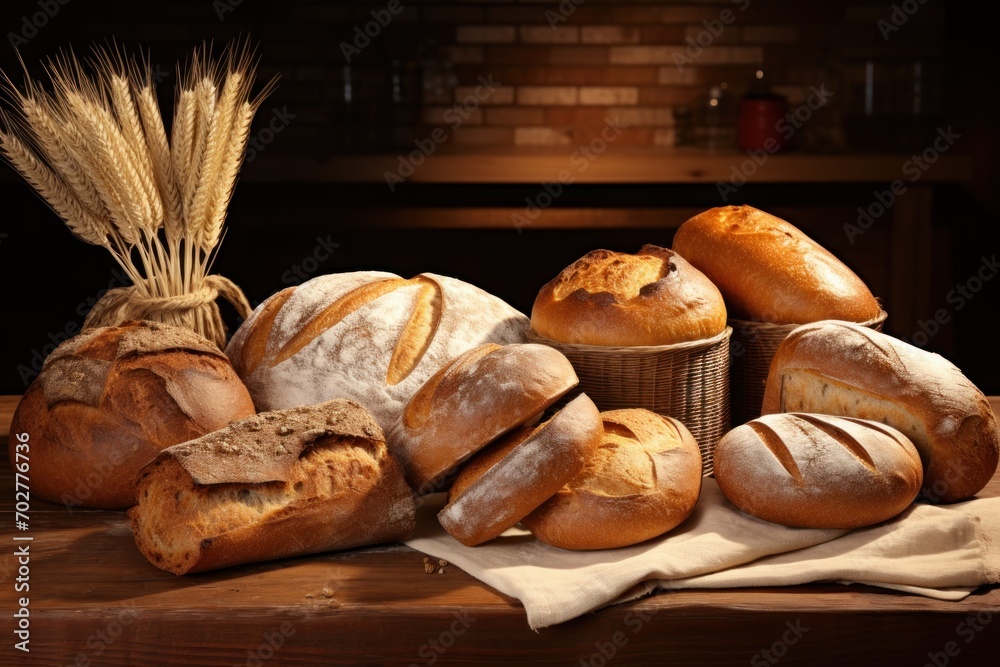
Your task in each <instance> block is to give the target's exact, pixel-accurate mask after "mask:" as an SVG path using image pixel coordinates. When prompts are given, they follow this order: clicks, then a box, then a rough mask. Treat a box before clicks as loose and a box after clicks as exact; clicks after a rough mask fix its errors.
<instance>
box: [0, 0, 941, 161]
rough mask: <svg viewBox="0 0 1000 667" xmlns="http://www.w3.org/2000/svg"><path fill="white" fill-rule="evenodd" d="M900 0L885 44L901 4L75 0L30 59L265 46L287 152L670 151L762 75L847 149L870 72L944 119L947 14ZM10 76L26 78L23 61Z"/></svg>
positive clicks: (900, 103) (881, 86)
mask: <svg viewBox="0 0 1000 667" xmlns="http://www.w3.org/2000/svg"><path fill="white" fill-rule="evenodd" d="M5 4H6V5H7V7H5V11H6V12H7V13H8V14H9V15H10V16H11V17H12V18H9V19H5V20H4V28H5V29H4V32H7V30H10V29H15V30H16V28H17V26H18V25H19V19H18V18H17V16H18V15H20V14H24V15H25V16H28V15H30V14H31V12H32V11H34V10H36V9H37V7H36V6H35V4H36V3H35V2H33V1H32V0H13V2H8V3H5ZM897 4H902V5H912V6H913V7H917V8H918V9H917V10H916V12H915V13H914V14H913V16H912V17H911V16H905V18H906V21H905V22H904V23H901V25H899V27H898V30H895V29H893V30H891V32H889V33H888V34H887V35H885V34H884V31H885V28H884V26H883V27H882V28H880V25H879V21H880V20H882V21H891V20H892V8H891V3H873V4H870V5H861V4H858V3H857V2H837V1H832V2H823V3H806V2H780V1H778V0H735V1H733V0H721V1H718V0H688V2H680V3H675V2H649V1H642V0H632V1H629V0H621V1H617V2H616V1H614V0H562V2H561V3H560V2H558V1H557V2H538V1H532V0H522V1H519V2H516V1H510V0H508V1H497V2H492V1H484V0H478V1H473V0H469V1H463V2H450V3H449V2H442V1H437V2H435V1H433V0H380V1H379V2H362V3H330V2H319V1H318V0H289V1H285V2H282V3H264V2H254V0H239V1H237V0H214V1H209V0H197V1H196V0H179V1H177V2H171V3H134V2H119V3H101V4H100V5H95V6H93V7H91V6H89V5H88V6H86V7H85V6H84V5H83V4H82V3H75V2H71V3H68V4H66V5H65V6H64V7H62V9H61V10H60V13H59V14H58V15H57V16H55V17H53V18H51V19H50V20H48V22H47V25H46V26H44V27H43V28H42V29H41V30H40V31H39V34H40V36H39V37H37V38H33V39H32V40H30V42H28V43H27V44H26V45H24V46H22V48H21V51H22V53H23V54H24V56H25V58H26V60H27V61H29V62H31V61H32V60H33V59H38V58H42V57H45V56H48V55H50V54H51V53H52V52H53V51H54V49H55V48H57V47H61V46H65V45H66V44H73V45H74V46H75V48H77V50H78V51H86V49H87V45H88V43H89V41H91V40H103V39H106V38H109V37H116V38H117V39H119V40H120V41H124V42H125V43H126V44H129V45H135V44H136V43H141V44H142V45H144V46H146V47H148V48H149V49H150V52H151V54H152V57H153V59H154V61H157V62H163V63H165V70H166V72H167V73H168V75H169V73H170V71H171V70H172V63H173V62H174V60H175V59H176V58H178V57H183V55H184V54H186V53H188V52H189V51H190V48H191V45H192V44H194V43H197V42H199V41H201V40H202V39H215V41H216V42H217V43H218V42H224V41H225V40H226V39H228V38H230V37H233V36H236V35H240V34H243V35H246V34H249V35H252V36H253V37H254V38H255V39H257V40H259V41H260V44H261V50H260V52H261V56H262V65H263V68H262V69H263V73H264V74H265V75H268V74H271V73H280V74H281V75H282V80H281V87H280V89H279V90H278V92H277V93H275V94H274V95H273V96H272V98H271V100H270V101H269V103H268V105H269V106H265V108H264V110H262V116H263V117H264V120H263V121H258V122H264V123H266V122H267V114H268V113H269V111H270V112H273V111H274V110H281V109H284V108H285V107H287V111H288V112H289V113H290V114H293V115H294V119H292V121H291V122H289V123H288V126H287V128H285V127H282V134H281V136H280V137H276V138H275V140H274V141H273V148H270V147H269V150H273V151H274V153H275V154H287V155H298V156H312V157H322V156H323V155H326V154H330V153H343V152H366V151H376V150H387V149H394V148H398V147H402V146H407V145H411V143H412V141H413V140H414V139H419V138H422V137H427V136H429V134H430V132H432V131H433V128H434V127H436V126H442V127H445V128H446V129H447V131H448V137H449V147H459V148H465V147H480V146H559V145H574V144H577V143H580V142H583V141H587V140H589V139H591V138H593V137H594V136H596V135H597V134H598V133H600V132H601V130H602V129H603V127H604V124H605V122H606V120H607V119H608V118H618V119H620V121H621V122H622V123H623V124H627V126H628V127H627V128H626V129H625V130H624V131H623V133H622V134H621V135H620V136H619V137H618V138H617V139H616V141H615V146H616V147H617V146H622V147H628V146H669V145H673V144H675V143H676V142H678V140H679V138H683V136H684V135H683V134H682V133H679V132H678V128H677V125H678V122H679V119H682V118H684V117H685V114H684V111H685V110H687V111H688V112H694V113H693V114H692V115H693V116H695V117H697V109H698V107H699V104H700V103H701V102H702V101H703V98H704V97H705V94H706V91H707V90H708V88H709V86H711V85H715V84H720V83H723V82H725V83H727V84H728V86H729V90H730V92H731V95H732V97H733V98H734V99H738V97H739V95H741V94H742V92H743V91H744V90H745V89H746V87H747V86H748V84H749V83H750V82H751V80H752V78H753V75H754V72H755V71H756V70H757V69H758V68H760V67H763V68H764V70H765V72H766V74H767V77H766V80H767V81H769V82H770V83H771V84H772V85H773V87H774V89H775V90H777V91H778V92H780V93H782V94H784V95H786V96H787V97H788V99H789V102H790V103H791V104H792V105H793V106H794V105H796V104H799V103H801V101H802V100H803V99H804V98H805V96H806V94H807V91H808V89H809V87H810V86H812V85H821V84H824V85H826V86H828V87H829V88H831V89H833V90H835V93H836V94H835V96H834V98H833V103H832V104H831V105H830V107H829V108H827V109H824V110H823V113H820V114H817V117H816V118H815V119H814V120H813V121H811V122H810V124H809V127H808V128H807V129H806V130H805V131H803V132H802V133H800V134H799V135H798V136H797V137H796V139H797V140H798V142H799V144H800V145H801V146H804V147H807V148H809V147H824V146H826V147H829V146H835V145H837V144H838V143H842V139H843V137H842V133H841V129H842V128H843V127H844V126H845V125H848V126H850V123H849V122H848V123H845V121H844V118H845V117H850V116H851V115H852V114H854V115H856V114H857V113H858V112H859V111H860V110H861V107H862V106H863V103H864V102H863V101H864V83H865V72H866V65H867V63H868V62H869V61H871V62H872V63H873V66H874V67H875V70H874V71H875V77H876V87H875V94H876V99H875V112H876V113H878V112H879V111H884V112H886V113H894V114H897V115H898V114H901V113H906V111H907V109H908V108H909V107H912V106H913V100H912V97H913V90H914V89H915V87H917V86H918V85H919V87H920V89H921V93H920V95H921V105H922V108H921V112H922V113H924V114H933V113H935V112H937V111H939V110H940V104H941V102H940V97H941V95H940V88H941V85H940V81H941V77H942V75H941V66H940V63H941V61H942V56H943V54H942V49H943V46H942V45H943V3H941V2H938V1H937V0H929V1H927V2H925V4H923V5H921V4H920V2H919V0H908V2H901V3H897ZM393 10H395V11H393ZM373 12H374V14H373ZM896 18H897V22H899V20H900V17H898V16H897V17H896ZM378 19H381V20H382V21H381V22H382V23H386V25H385V26H382V25H380V24H379V23H378V22H377V21H378ZM884 25H889V26H891V28H895V27H896V26H895V25H893V24H890V23H886V24H884ZM366 30H367V32H368V35H365V34H364V33H365V31H366ZM886 36H887V37H888V39H886V38H885V37H886ZM699 43H700V45H699ZM691 44H695V45H697V46H696V47H691V48H688V47H689V46H690V45H691ZM701 45H704V46H701ZM345 51H346V54H345ZM348 60H350V62H348ZM678 62H679V63H680V66H678ZM2 65H3V67H4V69H5V70H8V71H10V70H16V69H17V64H16V61H15V60H14V59H13V57H12V56H10V55H9V54H7V55H4V56H3V61H2ZM914 68H918V69H919V75H918V76H915V75H914ZM480 77H491V78H492V80H495V81H499V82H501V83H502V85H501V86H500V87H498V88H497V89H496V90H495V91H493V93H492V94H491V95H489V97H488V98H487V99H485V100H479V101H477V102H476V104H475V107H476V108H475V109H472V108H469V109H467V113H466V112H465V110H463V113H462V114H461V115H460V116H461V118H460V120H461V122H460V123H459V122H456V121H457V120H458V119H459V116H456V113H455V110H454V108H453V106H454V105H455V104H462V103H463V102H464V101H466V100H470V104H471V100H472V99H475V98H474V97H471V98H470V95H472V96H474V95H475V93H476V90H477V85H478V82H479V79H480ZM168 78H169V77H168ZM270 107H273V109H272V108H270ZM892 125H893V123H892V122H890V126H892ZM279 139H280V140H279Z"/></svg>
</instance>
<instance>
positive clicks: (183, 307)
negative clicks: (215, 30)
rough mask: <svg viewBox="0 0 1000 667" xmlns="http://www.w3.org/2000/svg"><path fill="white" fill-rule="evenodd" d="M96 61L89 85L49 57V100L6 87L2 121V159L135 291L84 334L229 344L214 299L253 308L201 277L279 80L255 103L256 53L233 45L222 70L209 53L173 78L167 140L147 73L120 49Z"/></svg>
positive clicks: (30, 88)
mask: <svg viewBox="0 0 1000 667" xmlns="http://www.w3.org/2000/svg"><path fill="white" fill-rule="evenodd" d="M95 54H96V55H95V59H94V60H92V61H89V62H90V65H91V66H92V70H93V73H92V74H87V72H86V71H85V69H84V66H83V64H81V61H80V60H78V59H77V58H76V56H75V55H73V54H72V53H69V54H60V55H59V56H57V57H55V58H53V59H51V60H49V61H48V63H47V65H46V71H47V74H48V77H49V79H50V83H51V91H50V92H45V91H44V90H43V89H42V88H41V86H39V85H38V84H36V83H34V82H32V81H31V80H30V79H29V80H27V83H26V85H25V91H24V92H21V91H19V90H18V89H17V88H16V87H15V86H14V85H13V84H11V83H10V79H9V78H8V79H7V84H8V86H7V88H8V90H7V92H8V96H9V97H10V101H11V106H13V107H14V109H15V114H14V117H13V118H9V117H7V116H3V123H2V126H0V154H2V155H3V156H4V157H5V158H6V159H7V160H8V162H10V164H11V165H12V166H13V167H14V169H16V170H17V171H18V172H19V173H20V174H21V175H22V176H23V177H24V179H25V180H26V181H27V182H28V183H29V184H30V185H31V186H32V187H34V189H35V190H36V191H37V192H38V193H39V194H40V195H41V196H42V197H43V198H44V199H45V201H46V202H48V204H49V206H50V207H51V208H52V209H53V210H54V211H55V212H56V214H57V215H59V217H61V218H62V219H63V220H64V221H65V223H66V225H67V226H68V227H69V228H70V230H71V231H72V232H73V233H74V234H76V235H77V236H78V237H79V238H80V239H82V240H84V241H86V242H88V243H93V244H96V245H100V246H102V247H104V248H107V249H108V251H109V252H110V253H111V255H112V256H113V257H114V259H115V261H116V262H118V263H119V264H120V265H121V266H122V267H123V268H124V269H125V271H126V272H127V273H128V275H129V277H130V278H131V279H132V281H133V282H134V285H133V286H132V287H129V288H125V291H124V292H116V293H114V294H109V295H108V296H107V298H106V299H102V300H101V302H99V303H98V304H97V306H95V308H94V310H93V311H92V313H91V315H90V317H88V321H87V323H86V326H96V325H102V324H114V323H118V321H119V320H121V319H122V318H127V317H129V315H130V313H138V314H140V315H141V316H142V317H150V318H156V319H159V320H160V321H163V322H168V323H171V324H177V325H181V326H188V327H190V328H193V329H194V330H195V331H198V332H199V333H202V334H204V335H206V336H211V337H212V339H213V340H215V342H216V343H218V344H219V345H220V347H221V346H224V345H225V329H224V327H223V325H222V320H221V316H220V314H219V309H218V306H217V305H216V304H215V301H214V299H215V298H216V297H217V296H218V295H219V294H222V295H223V296H224V297H225V298H226V299H228V300H229V301H230V302H232V303H233V304H234V305H235V306H236V307H237V310H238V311H239V312H240V313H241V314H242V315H243V316H248V315H249V306H248V304H247V303H246V298H245V297H243V295H242V293H241V292H240V291H239V289H238V288H237V287H236V286H235V285H233V284H232V283H231V282H230V281H227V280H226V279H224V278H221V277H220V276H208V271H209V268H210V266H211V263H212V260H213V258H214V256H215V252H216V250H217V246H218V244H219V243H220V241H221V239H222V237H223V235H224V225H225V220H226V209H227V207H228V205H229V201H230V199H231V197H232V193H233V188H234V185H235V182H236V178H237V175H238V173H239V169H240V166H241V164H242V162H243V155H244V152H245V150H246V144H247V140H248V138H249V134H250V125H251V122H252V120H253V116H254V113H255V112H256V111H257V109H258V108H259V106H260V101H261V99H262V98H263V95H264V94H266V93H267V92H269V90H270V89H271V86H272V85H273V81H272V82H271V83H270V84H268V86H266V87H265V91H264V93H262V94H260V95H258V97H257V98H256V99H254V100H251V99H250V90H251V87H252V85H253V79H254V69H255V68H254V65H253V58H252V53H251V52H250V50H249V49H248V48H247V47H246V46H243V47H240V46H239V45H234V46H231V47H230V49H229V50H228V51H227V54H226V57H225V59H224V61H223V62H222V63H221V64H218V63H216V62H213V60H212V58H211V57H210V54H209V51H208V48H207V47H205V46H203V47H202V48H201V49H200V50H196V51H195V53H194V55H193V57H192V59H191V61H190V65H189V67H188V69H187V72H186V74H185V75H184V76H183V77H182V76H181V75H180V72H178V86H177V91H176V97H175V105H174V113H173V123H172V127H171V129H170V133H169V135H168V133H167V129H166V127H165V126H164V123H163V117H162V115H161V113H160V109H159V105H158V103H157V99H156V91H155V87H154V84H153V76H152V69H151V67H150V65H149V64H148V62H144V64H143V65H142V66H140V65H138V64H136V62H135V61H134V60H127V59H126V58H125V57H124V56H122V55H121V54H120V53H119V52H118V51H117V49H115V50H107V49H104V50H100V49H99V50H96V51H95ZM161 229H162V231H161ZM220 286H221V287H220ZM205 299H208V300H207V301H206V300H205Z"/></svg>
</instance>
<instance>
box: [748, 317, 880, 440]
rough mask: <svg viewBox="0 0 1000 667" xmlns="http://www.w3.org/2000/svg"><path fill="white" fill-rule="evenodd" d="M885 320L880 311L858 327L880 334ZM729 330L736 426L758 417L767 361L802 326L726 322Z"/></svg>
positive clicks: (768, 362) (769, 363) (762, 396)
mask: <svg viewBox="0 0 1000 667" xmlns="http://www.w3.org/2000/svg"><path fill="white" fill-rule="evenodd" d="M885 318H886V312H885V311H884V310H883V311H881V312H880V314H879V316H878V317H876V318H875V319H873V320H869V321H867V322H862V323H861V325H862V326H866V327H871V328H872V329H875V330H876V331H881V329H882V323H883V322H885ZM729 326H731V327H732V328H733V342H732V346H731V351H732V356H733V359H732V366H731V372H732V379H731V382H730V384H731V387H732V400H731V403H732V410H733V424H735V425H737V426H738V425H740V424H744V423H746V422H748V421H750V420H751V419H756V418H757V417H759V416H760V408H761V405H762V404H763V403H764V385H765V384H766V383H767V374H768V371H770V369H771V360H772V359H774V355H775V353H776V352H777V351H778V347H779V346H780V345H781V342H782V341H783V340H785V338H786V337H787V336H788V334H789V333H791V332H792V330H793V329H795V328H797V327H800V326H802V325H801V324H771V323H769V322H750V321H747V320H729Z"/></svg>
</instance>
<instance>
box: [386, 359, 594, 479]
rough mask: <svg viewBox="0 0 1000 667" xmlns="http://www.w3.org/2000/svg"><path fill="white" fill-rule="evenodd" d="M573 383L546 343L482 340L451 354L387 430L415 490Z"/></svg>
mask: <svg viewBox="0 0 1000 667" xmlns="http://www.w3.org/2000/svg"><path fill="white" fill-rule="evenodd" d="M577 382H578V380H577V377H576V373H575V372H574V371H573V366H572V365H571V364H570V363H569V360H568V359H566V357H564V356H563V355H562V354H561V353H560V352H559V351H558V350H556V349H554V348H551V347H548V346H547V345H532V344H524V345H518V344H514V345H505V346H500V345H495V344H493V343H489V344H486V345H482V346H480V347H477V348H474V349H472V350H469V351H468V352H466V353H465V354H462V355H459V356H458V357H456V358H455V359H453V360H452V361H451V362H450V363H449V364H448V365H446V366H444V367H443V368H442V369H441V370H439V371H438V372H437V373H436V374H435V375H434V376H433V377H431V379H430V380H428V381H427V382H426V383H424V386H422V387H421V388H420V390H419V391H417V393H416V394H414V395H413V398H411V399H410V402H409V403H407V405H406V407H405V408H404V410H403V414H402V417H401V418H400V421H399V423H398V424H395V425H394V427H393V429H392V430H391V432H393V433H394V435H393V437H392V438H391V442H392V450H393V453H394V454H395V455H396V456H397V457H398V458H399V460H400V463H401V464H402V465H403V469H404V471H405V472H406V479H407V481H408V482H409V483H410V486H412V487H413V488H414V489H417V491H418V493H422V491H424V490H433V489H434V487H435V486H436V484H435V482H436V481H437V480H438V478H439V477H440V476H441V475H442V474H444V473H446V472H448V471H449V470H451V469H453V468H454V467H455V466H457V465H458V464H459V463H461V462H462V461H464V460H465V459H467V458H468V457H469V456H471V455H472V454H474V453H475V452H476V451H478V450H479V449H481V448H482V447H484V446H485V445H487V444H488V443H490V442H491V441H493V440H496V439H497V438H498V437H500V436H501V435H503V434H504V433H506V432H507V431H509V430H511V429H512V428H514V427H516V426H520V425H521V424H524V423H525V422H527V421H529V420H530V419H531V418H532V417H535V416H537V415H540V414H541V413H542V412H543V411H544V410H545V409H546V408H547V407H549V406H550V405H552V404H553V403H555V402H556V401H557V400H558V399H559V398H560V397H562V396H563V395H564V394H565V393H566V392H568V391H569V390H570V389H572V388H573V387H575V386H576V384H577Z"/></svg>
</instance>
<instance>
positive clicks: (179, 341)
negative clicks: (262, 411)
mask: <svg viewBox="0 0 1000 667" xmlns="http://www.w3.org/2000/svg"><path fill="white" fill-rule="evenodd" d="M253 413H254V407H253V402H252V401H251V400H250V395H249V394H248V393H247V390H246V387H244V386H243V383H242V382H240V379H239V378H238V377H237V376H236V373H235V372H234V371H233V368H232V366H230V364H229V360H228V359H227V358H226V356H225V355H224V354H222V352H221V351H220V350H219V348H218V347H216V346H215V345H214V344H212V343H211V342H209V341H208V340H206V339H205V338H202V337H201V336H199V335H198V334H196V333H194V332H192V331H189V330H187V329H182V328H179V327H173V326H169V325H166V324H156V323H153V322H127V323H125V324H123V325H121V326H117V327H101V328H96V329H88V330H87V331H85V332H83V333H82V334H80V335H79V336H75V337H73V338H70V339H69V340H67V341H65V342H64V343H62V344H61V345H59V347H57V348H56V349H55V351H53V352H52V354H50V355H49V356H48V358H47V359H46V360H45V365H44V366H43V367H42V372H41V373H40V374H39V375H38V377H37V378H36V379H35V381H34V382H32V383H31V386H29V387H28V390H27V391H26V392H25V394H24V397H23V398H22V399H21V402H20V404H19V405H18V406H17V410H16V411H15V412H14V419H13V422H12V424H11V433H21V432H27V433H28V434H29V435H30V436H31V453H32V457H31V492H32V495H35V496H37V497H39V498H44V499H46V500H51V501H53V502H57V503H63V504H65V505H66V506H67V507H74V506H83V507H96V508H101V509H126V508H128V507H131V506H132V503H133V502H134V493H133V484H134V483H135V476H136V474H137V473H138V472H139V468H141V467H142V466H143V465H144V464H145V463H147V462H148V461H149V460H150V459H151V458H153V457H154V456H156V455H157V454H158V453H159V452H160V451H161V450H163V449H164V448H166V447H169V446H171V445H176V444H178V443H180V442H184V441H186V440H190V439H192V438H197V437H199V436H202V435H204V434H206V433H209V432H211V431H214V430H216V429H219V428H222V427H223V426H225V425H226V424H228V423H229V422H230V421H233V420H235V419H242V418H244V417H247V416H250V415H252V414H253ZM10 452H11V457H12V461H13V452H14V449H13V448H11V450H10Z"/></svg>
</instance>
